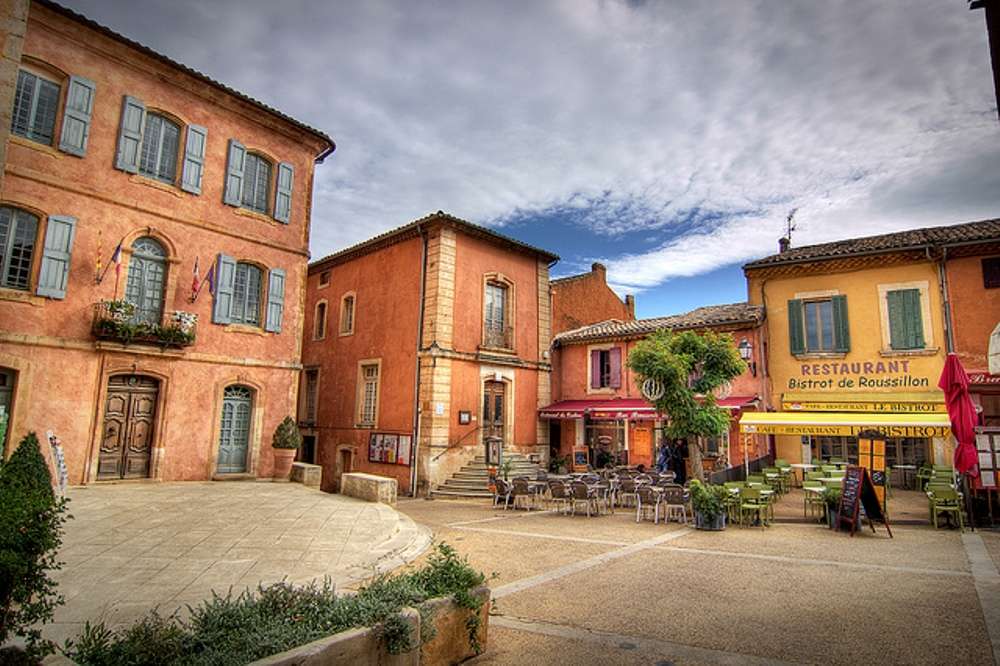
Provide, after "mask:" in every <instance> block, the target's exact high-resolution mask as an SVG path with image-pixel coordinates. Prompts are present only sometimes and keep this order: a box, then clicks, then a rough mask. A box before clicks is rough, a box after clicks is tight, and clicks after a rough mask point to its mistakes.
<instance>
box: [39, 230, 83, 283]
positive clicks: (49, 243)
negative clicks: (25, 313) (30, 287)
mask: <svg viewBox="0 0 1000 666" xmlns="http://www.w3.org/2000/svg"><path fill="white" fill-rule="evenodd" d="M75 235H76V218H75V217H70V216H68V215H50V216H49V221H48V228H47V229H46V230H45V246H44V247H43V248H42V265H41V268H40V269H39V271H38V288H37V289H36V290H35V293H36V294H38V295H39V296H48V297H49V298H58V299H60V300H61V299H63V298H66V285H67V282H68V281H69V261H70V254H71V253H72V252H73V237H74V236H75Z"/></svg>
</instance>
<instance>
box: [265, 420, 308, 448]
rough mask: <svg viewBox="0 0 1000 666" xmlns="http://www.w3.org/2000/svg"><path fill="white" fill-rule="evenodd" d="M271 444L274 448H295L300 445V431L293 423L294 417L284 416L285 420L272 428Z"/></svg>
mask: <svg viewBox="0 0 1000 666" xmlns="http://www.w3.org/2000/svg"><path fill="white" fill-rule="evenodd" d="M271 446H273V447H274V448H276V449H297V448H299V447H300V446H302V433H300V432H299V427H298V426H297V425H295V419H293V418H292V417H291V416H286V417H285V420H283V421H282V422H281V423H279V424H278V427H277V428H275V429H274V437H273V438H272V439H271Z"/></svg>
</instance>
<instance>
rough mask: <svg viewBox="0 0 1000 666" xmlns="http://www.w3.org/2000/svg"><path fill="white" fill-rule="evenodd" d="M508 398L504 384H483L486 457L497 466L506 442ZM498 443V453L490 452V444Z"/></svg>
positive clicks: (494, 382) (483, 423)
mask: <svg viewBox="0 0 1000 666" xmlns="http://www.w3.org/2000/svg"><path fill="white" fill-rule="evenodd" d="M505 398H506V387H505V386H504V383H503V382H496V381H488V382H486V383H485V384H483V414H482V428H483V444H484V445H485V447H486V451H485V455H486V460H487V462H492V463H494V464H496V463H497V462H498V460H494V458H495V457H498V455H499V451H501V450H503V446H504V442H506V441H507V440H506V437H505V435H506V428H505V426H504V419H505V417H506V415H505V412H504V410H505V409H506V407H505V404H506V403H505ZM491 442H494V443H496V445H495V447H494V448H495V449H496V451H491V450H490V443H491Z"/></svg>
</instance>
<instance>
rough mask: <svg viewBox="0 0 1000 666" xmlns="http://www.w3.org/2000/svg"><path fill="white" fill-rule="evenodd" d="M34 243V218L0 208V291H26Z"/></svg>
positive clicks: (17, 210)
mask: <svg viewBox="0 0 1000 666" xmlns="http://www.w3.org/2000/svg"><path fill="white" fill-rule="evenodd" d="M37 239H38V217H36V216H35V215H32V214H31V213H29V212H27V211H24V210H21V209H19V208H11V207H10V206H0V287H6V288H7V289H21V290H25V291H26V290H27V289H28V288H29V285H30V282H31V263H32V259H33V258H34V255H35V244H36V242H37Z"/></svg>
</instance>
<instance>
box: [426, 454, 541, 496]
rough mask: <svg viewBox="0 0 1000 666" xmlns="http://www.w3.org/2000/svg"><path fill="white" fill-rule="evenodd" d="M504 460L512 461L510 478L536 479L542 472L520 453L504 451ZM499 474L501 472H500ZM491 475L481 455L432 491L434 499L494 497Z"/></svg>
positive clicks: (539, 467)
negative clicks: (527, 477)
mask: <svg viewBox="0 0 1000 666" xmlns="http://www.w3.org/2000/svg"><path fill="white" fill-rule="evenodd" d="M503 459H504V460H510V461H511V469H510V478H512V479H513V478H515V477H518V476H529V477H531V478H535V473H536V472H539V471H541V470H542V468H541V466H539V465H536V464H535V463H533V462H531V461H530V460H528V458H527V456H524V455H522V454H520V453H510V452H507V451H504V454H503ZM498 473H499V472H498ZM489 482H490V475H489V472H488V471H487V469H486V460H485V458H484V457H483V456H481V455H479V456H476V457H475V458H473V459H472V462H470V463H469V464H468V465H466V466H465V467H463V468H462V469H460V470H458V471H457V472H455V474H454V476H452V477H451V478H449V479H448V480H446V481H445V482H444V483H442V484H441V485H440V486H438V487H437V488H435V489H434V490H432V491H431V496H432V497H442V498H447V497H493V495H492V494H491V493H490V491H489V487H488V486H489Z"/></svg>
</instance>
